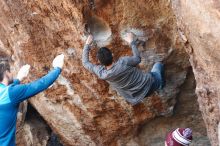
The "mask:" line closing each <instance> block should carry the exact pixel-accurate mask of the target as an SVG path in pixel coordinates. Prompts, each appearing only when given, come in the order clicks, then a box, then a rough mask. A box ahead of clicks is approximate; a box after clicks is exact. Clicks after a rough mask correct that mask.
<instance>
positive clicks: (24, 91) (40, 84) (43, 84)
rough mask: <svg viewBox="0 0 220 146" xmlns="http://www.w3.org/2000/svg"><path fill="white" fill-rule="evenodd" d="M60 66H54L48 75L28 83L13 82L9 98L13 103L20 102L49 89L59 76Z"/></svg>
mask: <svg viewBox="0 0 220 146" xmlns="http://www.w3.org/2000/svg"><path fill="white" fill-rule="evenodd" d="M60 73H61V69H60V68H58V67H57V68H54V69H53V70H52V71H50V72H49V73H48V74H47V75H45V76H43V77H42V78H40V79H38V80H35V81H33V82H31V83H28V84H12V85H10V87H9V89H8V90H9V98H10V100H11V102H12V103H15V104H18V103H20V102H22V101H24V100H26V99H28V98H30V97H32V96H34V95H36V94H38V93H40V92H42V91H44V90H45V89H47V88H48V87H49V86H50V85H51V84H53V82H54V81H55V80H56V79H57V78H58V76H59V75H60Z"/></svg>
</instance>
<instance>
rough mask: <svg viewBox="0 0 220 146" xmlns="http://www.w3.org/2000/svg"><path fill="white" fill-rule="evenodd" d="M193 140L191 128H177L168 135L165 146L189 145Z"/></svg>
mask: <svg viewBox="0 0 220 146" xmlns="http://www.w3.org/2000/svg"><path fill="white" fill-rule="evenodd" d="M191 142H192V130H191V129H190V128H177V129H176V130H174V131H172V132H170V133H168V134H167V136H166V141H165V146H189V144H190V143H191Z"/></svg>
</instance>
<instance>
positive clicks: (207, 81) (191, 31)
mask: <svg viewBox="0 0 220 146" xmlns="http://www.w3.org/2000/svg"><path fill="white" fill-rule="evenodd" d="M172 6H173V9H174V13H175V14H176V16H177V20H178V26H179V27H180V29H181V30H182V31H184V32H185V36H186V38H187V39H188V42H186V45H187V44H188V49H187V51H188V53H189V54H190V62H191V64H192V67H193V72H194V74H195V78H196V82H197V86H196V93H197V95H198V102H199V106H200V110H201V111H202V115H203V119H204V121H205V124H206V127H207V132H208V135H209V138H210V140H211V143H212V145H213V146H218V145H219V144H220V139H218V137H219V135H220V133H218V132H219V130H218V127H219V121H220V111H219V108H220V98H219V94H220V90H219V81H220V66H219V55H220V47H219V46H220V42H219V39H220V26H219V23H220V19H219V16H220V4H219V1H216V0H209V1H206V0H193V1H192V0H174V1H173V2H172Z"/></svg>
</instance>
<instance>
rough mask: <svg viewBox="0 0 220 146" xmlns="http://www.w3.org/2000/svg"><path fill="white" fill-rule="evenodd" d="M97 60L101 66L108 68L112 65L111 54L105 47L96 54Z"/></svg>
mask: <svg viewBox="0 0 220 146" xmlns="http://www.w3.org/2000/svg"><path fill="white" fill-rule="evenodd" d="M97 58H98V60H99V62H100V63H101V64H102V65H105V66H108V65H111V64H112V60H113V57H112V52H111V51H110V50H109V49H108V48H106V47H102V48H100V49H99V51H98V52H97Z"/></svg>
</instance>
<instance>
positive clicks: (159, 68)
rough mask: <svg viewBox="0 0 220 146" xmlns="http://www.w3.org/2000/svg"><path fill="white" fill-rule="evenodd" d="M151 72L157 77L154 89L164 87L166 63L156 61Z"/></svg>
mask: <svg viewBox="0 0 220 146" xmlns="http://www.w3.org/2000/svg"><path fill="white" fill-rule="evenodd" d="M151 74H152V75H153V77H154V79H155V81H154V83H153V85H152V89H153V90H154V91H155V90H157V89H162V88H163V86H164V65H163V64H162V63H161V62H157V63H155V64H154V66H153V68H152V69H151Z"/></svg>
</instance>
